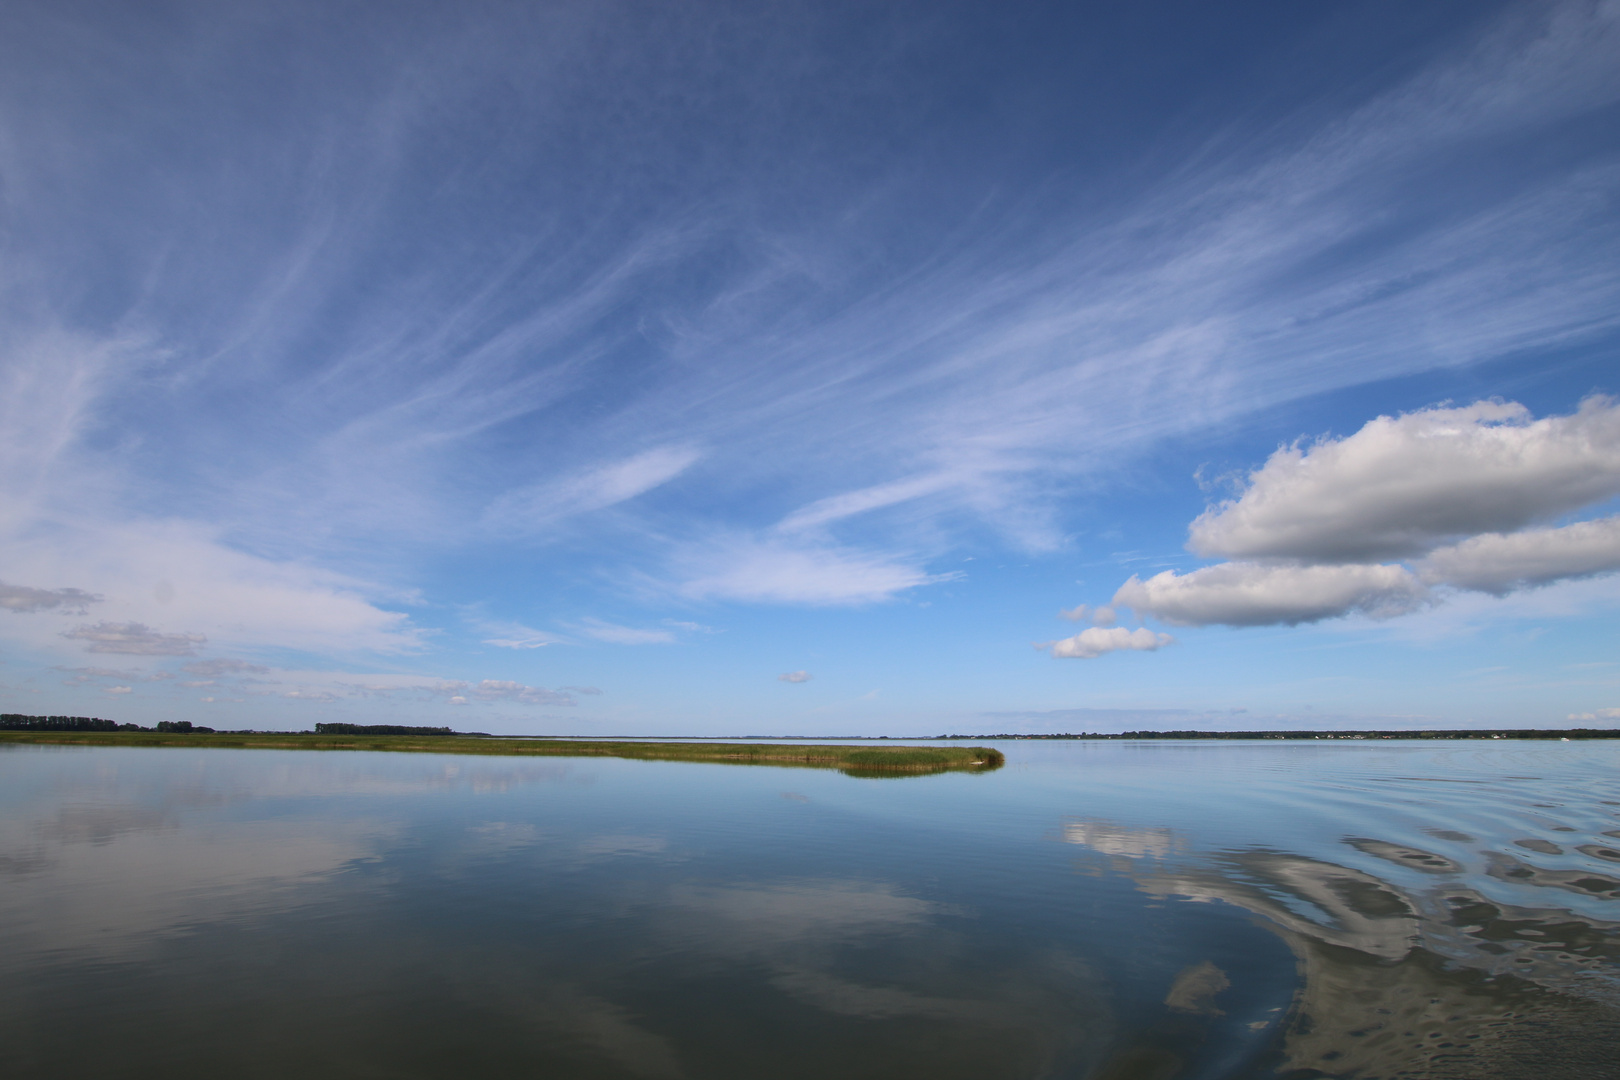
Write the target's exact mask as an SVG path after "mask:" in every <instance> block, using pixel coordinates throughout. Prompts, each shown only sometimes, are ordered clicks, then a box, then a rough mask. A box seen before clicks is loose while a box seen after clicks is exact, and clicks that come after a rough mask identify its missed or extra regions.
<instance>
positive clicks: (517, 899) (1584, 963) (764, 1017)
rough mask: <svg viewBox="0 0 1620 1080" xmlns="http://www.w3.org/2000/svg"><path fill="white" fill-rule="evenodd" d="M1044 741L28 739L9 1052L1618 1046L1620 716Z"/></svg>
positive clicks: (6, 774) (1091, 1067) (1255, 1052)
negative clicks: (1453, 736)
mask: <svg viewBox="0 0 1620 1080" xmlns="http://www.w3.org/2000/svg"><path fill="white" fill-rule="evenodd" d="M1006 749H1007V750H1008V753H1009V759H1010V764H1009V766H1008V767H1007V768H1006V769H1005V770H1003V771H1002V772H1000V773H998V774H993V775H991V776H984V777H968V776H952V775H947V776H938V777H929V778H922V779H917V780H915V781H913V782H911V783H907V784H881V783H874V782H865V781H860V780H854V779H850V778H847V777H842V776H839V775H837V774H831V773H829V774H806V773H804V772H801V771H796V772H794V773H793V774H784V773H782V772H780V771H777V770H772V769H766V768H759V769H737V768H728V767H725V766H704V765H693V764H681V763H654V762H628V761H616V760H602V759H581V760H577V761H556V760H552V761H545V762H531V761H512V760H510V759H500V758H455V757H441V756H436V755H380V754H379V755H369V754H335V753H333V754H321V753H309V752H305V753H296V752H287V753H280V752H268V751H251V752H234V751H146V750H72V751H67V752H63V751H56V750H46V751H44V752H40V751H36V750H33V749H32V748H30V749H29V750H26V751H22V752H19V751H15V750H13V751H7V752H5V753H0V889H3V890H4V894H3V895H4V901H5V910H6V915H7V918H6V920H5V922H4V924H3V927H0V944H3V946H4V948H3V949H0V1008H5V1009H7V1010H9V1011H8V1013H7V1014H8V1015H9V1016H11V1017H12V1018H13V1021H14V1023H13V1027H15V1028H16V1030H17V1031H18V1032H20V1033H21V1036H22V1037H20V1038H17V1039H14V1040H11V1041H10V1042H9V1044H8V1045H9V1046H10V1047H11V1048H10V1049H6V1048H4V1047H0V1066H5V1067H9V1069H10V1071H13V1072H16V1073H17V1074H19V1075H27V1074H28V1072H29V1069H30V1068H32V1069H34V1070H35V1071H36V1072H37V1071H39V1066H40V1063H41V1062H46V1061H52V1060H54V1058H56V1057H62V1056H63V1055H66V1056H67V1057H71V1058H72V1059H73V1061H72V1063H73V1065H74V1069H73V1070H70V1071H78V1072H83V1073H85V1074H97V1072H98V1070H102V1071H105V1068H106V1067H107V1060H106V1059H101V1058H97V1056H96V1055H97V1053H99V1051H98V1050H97V1049H96V1048H95V1047H92V1046H83V1045H80V1044H79V1043H76V1042H72V1041H71V1038H70V1033H71V1032H72V1031H73V1030H74V1029H73V1022H72V1021H73V1017H74V1016H75V1015H77V1013H78V1012H79V1011H82V1009H83V1008H85V1007H87V1006H86V1003H87V1002H92V1003H93V1002H96V1001H101V1002H102V1004H100V1005H99V1006H96V1007H98V1008H101V1009H103V1010H104V1011H108V1012H107V1015H112V1016H116V1015H120V1014H121V1011H122V1012H123V1013H127V1014H128V1015H129V1017H130V1024H131V1028H130V1031H131V1032H137V1031H138V1032H144V1033H145V1034H130V1035H129V1038H131V1039H135V1040H136V1042H137V1043H140V1042H141V1040H143V1039H144V1040H159V1039H160V1038H161V1039H164V1040H167V1041H165V1042H163V1043H162V1048H161V1049H160V1048H159V1044H158V1042H157V1041H152V1042H151V1043H150V1045H149V1046H148V1052H150V1053H152V1054H156V1055H158V1056H159V1057H164V1060H165V1061H166V1062H167V1064H166V1066H165V1067H166V1068H167V1069H168V1070H169V1072H168V1073H166V1075H192V1074H195V1075H205V1074H209V1073H210V1072H213V1073H215V1074H217V1073H218V1072H221V1071H223V1072H226V1073H230V1072H233V1071H235V1072H241V1071H242V1069H243V1067H244V1066H243V1062H245V1061H248V1060H250V1059H251V1060H253V1061H263V1062H268V1063H273V1066H274V1069H279V1070H281V1072H282V1073H284V1074H285V1073H290V1072H298V1073H299V1074H301V1075H311V1076H320V1075H332V1076H340V1075H355V1074H357V1073H360V1072H365V1071H373V1072H378V1071H380V1072H384V1073H386V1072H388V1071H389V1070H390V1069H393V1070H394V1071H396V1072H397V1071H401V1070H405V1071H409V1070H410V1069H415V1070H416V1071H415V1072H414V1073H413V1075H433V1076H437V1075H445V1076H454V1075H469V1074H473V1073H477V1072H479V1071H480V1070H483V1071H485V1072H488V1073H491V1074H499V1073H503V1072H507V1071H513V1070H517V1071H520V1072H522V1071H534V1069H542V1071H544V1069H545V1068H552V1067H559V1068H562V1070H563V1071H564V1072H568V1071H569V1070H570V1069H572V1070H575V1071H579V1072H582V1073H584V1074H591V1075H603V1076H613V1075H623V1076H645V1077H678V1076H739V1077H740V1076H750V1075H764V1074H767V1073H770V1074H772V1075H806V1076H812V1075H828V1074H831V1073H835V1072H838V1073H843V1074H847V1075H870V1076H874V1077H878V1076H882V1077H885V1078H887V1077H895V1076H909V1075H917V1076H929V1077H931V1078H932V1077H952V1076H963V1077H968V1076H972V1077H975V1078H982V1077H992V1076H1007V1077H1022V1076H1042V1075H1053V1076H1060V1075H1061V1076H1068V1075H1072V1076H1125V1075H1140V1076H1162V1077H1171V1076H1188V1077H1192V1076H1209V1077H1216V1076H1239V1075H1241V1076H1251V1075H1252V1076H1262V1075H1270V1071H1271V1070H1272V1069H1274V1068H1284V1069H1305V1070H1311V1069H1314V1070H1318V1071H1319V1074H1321V1075H1345V1076H1349V1075H1387V1074H1391V1073H1394V1072H1398V1071H1401V1070H1403V1069H1404V1070H1406V1071H1408V1072H1414V1073H1417V1074H1422V1075H1428V1076H1459V1077H1460V1076H1468V1077H1474V1078H1485V1077H1493V1076H1512V1075H1523V1073H1522V1071H1521V1072H1517V1073H1516V1072H1515V1071H1514V1070H1515V1069H1518V1068H1519V1067H1520V1065H1521V1064H1522V1063H1523V1062H1524V1061H1527V1060H1530V1059H1531V1058H1532V1057H1534V1056H1535V1055H1537V1054H1542V1055H1545V1054H1546V1053H1548V1052H1549V1050H1548V1046H1547V1045H1546V1043H1545V1039H1546V1037H1547V1036H1546V1035H1545V1033H1546V1032H1547V1031H1549V1030H1560V1031H1567V1030H1578V1031H1579V1032H1582V1033H1585V1034H1583V1035H1581V1037H1579V1038H1575V1039H1573V1040H1569V1039H1566V1040H1565V1041H1566V1042H1567V1043H1568V1045H1564V1046H1561V1047H1559V1048H1557V1051H1556V1053H1555V1054H1554V1055H1553V1056H1554V1060H1553V1062H1552V1064H1551V1065H1549V1066H1547V1068H1545V1069H1542V1070H1541V1071H1539V1072H1538V1073H1537V1075H1538V1076H1540V1077H1547V1078H1552V1077H1558V1076H1564V1075H1568V1076H1580V1075H1601V1072H1599V1073H1582V1072H1581V1071H1580V1070H1581V1069H1582V1068H1586V1067H1587V1066H1586V1065H1585V1064H1583V1061H1586V1060H1587V1059H1586V1058H1583V1057H1582V1055H1583V1054H1586V1055H1588V1057H1590V1055H1591V1054H1599V1058H1598V1059H1596V1060H1601V1055H1602V1054H1603V1053H1606V1050H1602V1049H1601V1048H1602V1047H1606V1046H1607V1045H1609V1042H1608V1040H1611V1039H1612V1038H1613V1037H1614V1036H1615V1035H1616V1034H1620V1031H1617V1026H1616V1017H1617V1016H1620V1002H1617V1001H1616V994H1615V990H1616V972H1617V970H1620V965H1617V961H1620V951H1617V946H1620V925H1617V924H1616V923H1615V922H1613V921H1609V917H1610V916H1612V915H1613V914H1614V912H1615V908H1616V906H1617V905H1616V903H1615V901H1616V899H1620V892H1617V890H1620V884H1617V883H1616V877H1617V876H1620V875H1617V874H1616V872H1615V871H1616V870H1617V869H1620V862H1617V861H1616V859H1617V858H1620V856H1616V854H1615V850H1616V849H1615V845H1616V843H1617V842H1620V838H1617V837H1616V836H1614V835H1613V834H1614V833H1615V832H1616V831H1620V792H1617V791H1616V790H1615V781H1614V779H1613V778H1614V776H1615V771H1614V766H1615V765H1616V764H1617V763H1620V755H1617V754H1616V753H1615V751H1614V750H1612V749H1610V748H1606V747H1580V748H1579V750H1580V751H1582V752H1581V753H1571V752H1570V751H1569V750H1568V749H1567V748H1562V747H1559V746H1550V747H1532V748H1528V749H1527V748H1522V747H1505V746H1502V745H1500V744H1498V745H1496V746H1492V747H1488V748H1485V749H1483V750H1477V749H1475V748H1468V747H1464V748H1457V747H1455V746H1451V747H1447V746H1414V745H1407V746H1401V747H1393V748H1386V747H1368V746H1365V745H1361V746H1345V745H1339V746H1334V747H1331V748H1325V749H1324V748H1312V747H1299V746H1254V745H1249V746H1232V745H1224V746H1214V747H1210V746H1207V745H1205V746H1197V745H1147V746H1131V745H1123V744H1104V745H1096V744H1058V745H1051V744H1048V745H1045V746H1033V745H1031V744H1028V743H1019V744H1014V745H1012V746H1009V747H1007V748H1006ZM785 778H790V779H791V783H792V785H793V787H794V788H795V790H793V791H790V792H789V791H784V790H783V787H784V779H785ZM1054 840H1056V841H1059V842H1057V843H1054ZM97 995H101V997H99V998H98V997H97ZM182 1003H184V1004H182ZM193 1012H195V1015H196V1018H197V1019H196V1024H197V1025H199V1030H202V1029H206V1032H212V1034H207V1033H204V1034H200V1035H198V1036H197V1040H195V1045H191V1044H187V1043H186V1041H185V1040H183V1039H178V1041H177V1036H178V1029H176V1028H175V1027H174V1026H173V1025H176V1024H181V1021H180V1020H177V1019H174V1017H175V1016H178V1015H185V1016H191V1015H192V1014H193ZM260 1013H263V1014H264V1015H265V1016H267V1017H268V1018H269V1021H268V1023H269V1027H272V1028H275V1029H276V1030H296V1031H298V1032H300V1035H299V1036H298V1038H296V1039H293V1040H291V1041H288V1040H287V1039H285V1038H282V1039H281V1040H280V1041H279V1042H278V1041H276V1040H274V1039H272V1038H271V1037H270V1036H269V1034H268V1033H267V1029H266V1030H261V1027H263V1025H248V1026H247V1027H244V1026H243V1023H244V1021H243V1020H242V1017H244V1016H247V1015H259V1014H260ZM428 1018H432V1019H431V1021H430V1020H429V1019H428ZM1549 1025H1551V1026H1550V1027H1549ZM182 1026H183V1025H182ZM1572 1026H1573V1027H1572ZM455 1032H459V1033H460V1034H459V1035H455V1034H453V1033H455ZM357 1033H358V1034H357ZM1538 1033H1540V1034H1538ZM456 1039H460V1040H461V1042H460V1043H456V1042H455V1040H456ZM1538 1040H1540V1041H1538ZM474 1042H476V1043H477V1044H478V1045H479V1046H480V1047H481V1049H479V1050H477V1051H476V1052H472V1051H469V1050H467V1049H466V1046H465V1045H463V1044H469V1045H470V1044H471V1043H474ZM452 1043H454V1044H455V1045H457V1046H461V1047H462V1049H461V1050H458V1051H455V1052H452V1050H451V1044H452ZM180 1045H190V1046H191V1048H190V1049H187V1050H184V1051H182V1050H178V1049H174V1047H175V1046H180ZM807 1048H811V1049H807ZM186 1054H189V1055H192V1056H191V1057H184V1055H186ZM436 1054H437V1055H440V1057H435V1055H436ZM469 1054H471V1056H470V1057H469V1056H468V1055H469ZM165 1055H166V1057H165ZM175 1055H181V1057H176V1056H175ZM253 1055H258V1056H257V1057H254V1056H253ZM424 1060H426V1061H430V1062H431V1061H440V1060H442V1062H443V1065H442V1067H441V1066H437V1065H435V1066H420V1064H419V1063H420V1062H421V1061H424ZM852 1062H857V1063H859V1067H855V1066H853V1065H851V1063H852ZM1559 1062H1564V1063H1566V1064H1567V1068H1566V1067H1565V1066H1563V1065H1560V1064H1559ZM188 1063H189V1064H188ZM548 1063H549V1064H548ZM570 1063H571V1064H570ZM264 1067H265V1068H270V1067H271V1065H269V1064H267V1065H265V1066H264ZM255 1068H258V1066H255ZM1561 1068H1563V1069H1564V1071H1562V1072H1561V1071H1559V1070H1560V1069H1561ZM795 1070H797V1071H795ZM818 1070H819V1071H818ZM852 1070H853V1071H852ZM1111 1070H1112V1071H1111ZM154 1075H155V1074H154Z"/></svg>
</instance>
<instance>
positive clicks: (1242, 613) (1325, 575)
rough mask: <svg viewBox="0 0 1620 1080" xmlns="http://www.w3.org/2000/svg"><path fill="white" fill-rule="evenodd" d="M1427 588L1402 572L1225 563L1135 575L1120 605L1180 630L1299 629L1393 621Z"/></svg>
mask: <svg viewBox="0 0 1620 1080" xmlns="http://www.w3.org/2000/svg"><path fill="white" fill-rule="evenodd" d="M1426 591H1427V590H1425V588H1424V586H1423V584H1422V583H1421V582H1420V581H1418V579H1417V577H1416V576H1415V575H1413V573H1412V572H1411V571H1410V570H1408V569H1406V567H1404V566H1382V565H1372V566H1369V565H1365V564H1360V563H1353V564H1350V565H1346V566H1279V565H1270V564H1264V563H1244V562H1233V563H1220V564H1219V565H1216V566H1206V567H1204V568H1203V569H1201V570H1194V571H1192V572H1191V573H1189V574H1177V573H1175V572H1174V571H1172V570H1166V571H1165V572H1164V573H1162V574H1155V575H1154V576H1153V577H1150V578H1148V579H1147V580H1146V581H1143V580H1141V579H1140V578H1137V577H1132V578H1131V579H1130V580H1129V581H1127V582H1126V583H1125V584H1124V585H1122V586H1120V589H1119V591H1118V592H1117V593H1115V594H1114V603H1115V604H1116V605H1124V606H1126V607H1129V608H1132V609H1134V610H1135V611H1136V612H1138V613H1139V614H1143V615H1152V616H1154V617H1155V618H1158V619H1162V620H1164V621H1165V622H1167V623H1171V624H1174V625H1177V626H1209V625H1211V624H1215V623H1221V624H1224V625H1227V626H1271V625H1275V624H1278V623H1282V624H1285V625H1288V626H1295V625H1298V624H1299V623H1308V622H1317V621H1319V620H1321V619H1331V618H1334V617H1336V616H1339V615H1348V614H1350V613H1351V612H1361V613H1363V614H1366V615H1371V616H1372V617H1374V618H1388V617H1390V616H1393V615H1403V614H1405V613H1407V612H1409V611H1414V610H1416V609H1417V608H1418V607H1419V606H1420V605H1421V604H1422V603H1423V601H1424V599H1425V596H1426Z"/></svg>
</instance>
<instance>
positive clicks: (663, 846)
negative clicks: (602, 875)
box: [578, 834, 669, 856]
mask: <svg viewBox="0 0 1620 1080" xmlns="http://www.w3.org/2000/svg"><path fill="white" fill-rule="evenodd" d="M668 849H669V841H668V840H665V839H664V838H663V837H661V836H629V835H624V834H613V835H603V836H589V837H586V838H585V839H584V840H581V841H580V842H579V844H578V850H579V852H580V854H582V855H605V856H612V855H662V854H663V853H664V852H665V851H667V850H668Z"/></svg>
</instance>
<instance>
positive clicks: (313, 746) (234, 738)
mask: <svg viewBox="0 0 1620 1080" xmlns="http://www.w3.org/2000/svg"><path fill="white" fill-rule="evenodd" d="M0 742H13V743H52V744H64V743H66V744H74V745H88V746H188V747H216V748H225V749H263V750H392V751H402V752H415V753H434V754H486V755H501V756H520V757H535V756H541V757H617V758H631V759H636V760H644V761H697V762H708V763H711V764H721V765H778V766H789V767H798V768H811V769H837V770H839V771H841V772H843V773H844V774H845V775H847V776H856V777H864V778H869V779H877V778H887V777H901V776H922V775H927V774H930V773H941V772H973V773H979V772H989V771H991V770H992V769H999V768H1000V767H1001V766H1002V764H1003V763H1004V762H1005V760H1006V759H1005V758H1004V757H1003V756H1002V754H1001V751H999V750H996V749H993V748H991V747H988V746H840V745H817V744H806V743H725V742H635V741H628V740H626V741H609V740H583V739H502V738H494V737H476V738H474V737H462V736H455V735H426V736H421V735H308V734H301V733H296V732H288V733H285V734H258V733H255V734H233V733H229V732H221V733H218V734H196V733H187V732H172V733H171V732H145V731H139V732H129V731H116V732H101V731H61V732H0Z"/></svg>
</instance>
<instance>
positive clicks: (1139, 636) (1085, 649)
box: [1051, 626, 1176, 660]
mask: <svg viewBox="0 0 1620 1080" xmlns="http://www.w3.org/2000/svg"><path fill="white" fill-rule="evenodd" d="M1175 640H1176V639H1175V638H1173V637H1171V636H1170V635H1169V634H1160V633H1155V632H1154V631H1152V630H1148V629H1146V628H1140V629H1136V630H1127V629H1125V628H1124V627H1123V626H1113V627H1101V626H1093V627H1092V628H1091V629H1089V630H1082V631H1080V632H1079V633H1078V634H1076V635H1074V637H1071V638H1064V639H1063V640H1062V641H1054V642H1053V643H1052V645H1051V649H1052V655H1053V656H1054V657H1057V658H1059V659H1074V660H1090V659H1093V658H1094V657H1098V656H1102V655H1103V654H1104V653H1111V652H1121V651H1131V652H1155V651H1157V650H1159V649H1162V648H1164V647H1165V646H1166V645H1169V644H1172V643H1173V642H1174V641H1175Z"/></svg>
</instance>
